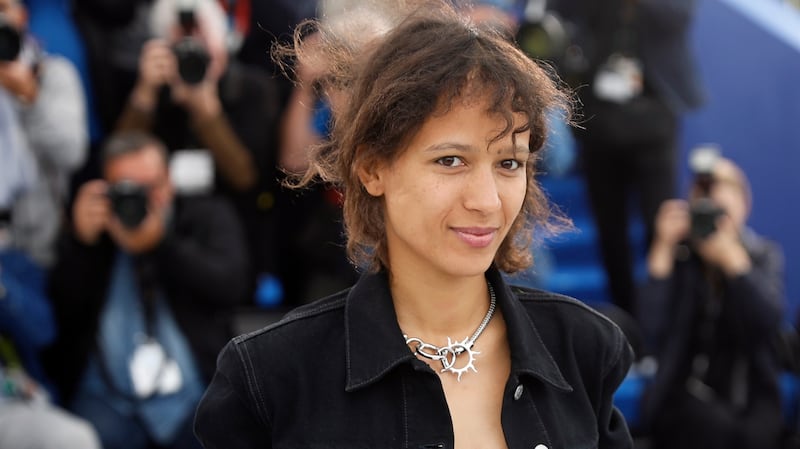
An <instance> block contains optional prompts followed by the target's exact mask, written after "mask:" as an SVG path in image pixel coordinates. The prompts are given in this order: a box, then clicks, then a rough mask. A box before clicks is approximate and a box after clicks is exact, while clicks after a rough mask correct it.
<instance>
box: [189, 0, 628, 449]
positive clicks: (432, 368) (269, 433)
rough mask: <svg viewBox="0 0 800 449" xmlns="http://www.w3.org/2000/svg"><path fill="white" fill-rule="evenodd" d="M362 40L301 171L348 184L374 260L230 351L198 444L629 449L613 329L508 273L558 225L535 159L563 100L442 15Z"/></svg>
mask: <svg viewBox="0 0 800 449" xmlns="http://www.w3.org/2000/svg"><path fill="white" fill-rule="evenodd" d="M323 35H324V34H323ZM331 48H334V47H331ZM339 48H343V47H341V46H340V47H339ZM361 49H362V51H359V52H356V53H355V54H356V55H357V57H356V58H355V59H354V60H353V61H349V62H350V63H346V64H342V63H339V62H341V61H337V60H335V58H334V59H332V60H331V61H333V63H331V64H330V65H329V67H333V68H337V69H343V70H344V71H345V72H344V73H339V72H333V73H332V74H331V75H332V76H329V77H328V78H327V80H328V81H329V82H330V84H329V86H334V87H335V88H337V89H341V90H344V91H346V92H347V97H348V98H349V100H348V101H346V105H345V107H343V108H341V109H340V110H339V113H337V114H336V116H337V120H336V121H335V123H334V130H333V133H332V137H331V141H330V143H329V144H328V145H327V146H325V147H323V148H321V149H320V151H318V152H317V153H315V154H314V157H313V160H312V162H311V168H310V171H309V172H308V173H307V174H306V176H305V178H304V179H303V181H301V184H303V183H308V182H310V181H311V180H312V179H313V178H314V177H316V176H319V177H321V178H322V179H323V180H325V181H331V182H335V183H336V184H337V186H338V187H339V188H340V189H341V190H342V192H343V195H344V219H345V225H346V229H347V237H348V243H347V245H348V250H349V252H350V254H351V256H352V257H353V259H354V260H355V261H356V262H357V263H358V264H359V265H360V266H361V267H363V268H364V271H365V272H364V274H363V275H362V277H361V278H360V280H359V281H358V282H357V283H356V285H355V286H354V287H352V288H351V289H350V290H347V291H344V292H341V293H338V294H335V295H333V296H330V297H328V298H324V299H321V300H319V301H317V302H315V303H313V304H310V305H307V306H303V307H301V308H299V309H297V310H295V311H294V312H291V313H289V314H288V315H287V316H286V317H285V318H284V319H282V320H281V321H280V322H279V323H276V324H274V325H272V326H269V327H267V328H265V329H263V330H260V331H257V332H254V333H252V334H249V335H245V336H241V337H238V338H236V339H234V340H233V341H232V342H231V343H230V344H229V345H228V346H227V347H226V348H225V349H224V350H223V351H222V353H221V355H220V358H219V361H218V371H217V374H216V375H215V378H214V380H213V381H212V383H211V385H210V387H209V389H208V391H207V392H206V395H205V397H204V399H203V401H202V403H201V404H200V406H199V408H198V411H197V416H196V420H195V432H196V434H197V435H198V437H199V439H200V441H201V442H202V443H203V445H204V446H205V447H206V448H222V447H224V448H251V447H252V448H255V447H276V448H279V447H346V448H359V447H370V448H394V447H413V448H453V447H456V448H465V447H480V448H500V447H509V448H518V447H520V448H521V447H524V448H538V449H544V448H561V447H564V448H595V447H599V448H630V447H632V443H631V439H630V435H629V433H628V430H627V427H626V425H625V422H624V419H623V418H622V416H621V414H620V413H619V412H618V411H617V410H616V409H615V408H614V407H613V403H612V395H613V393H614V391H615V390H616V388H617V386H618V385H619V383H620V382H621V381H622V379H623V378H624V376H625V374H626V372H627V370H628V367H629V365H630V363H631V358H632V355H631V351H630V349H629V346H628V345H627V343H626V340H625V338H624V336H623V335H622V333H621V332H620V331H619V329H618V328H617V327H616V326H615V325H613V324H612V323H611V322H610V321H609V320H607V319H605V318H603V317H602V316H600V315H598V314H597V313H594V312H593V311H592V310H590V309H589V308H588V307H586V306H584V305H583V304H582V303H580V302H578V301H575V300H573V299H570V298H565V297H562V296H558V295H555V294H552V293H547V292H543V291H535V290H526V289H519V288H514V287H510V286H509V285H507V284H506V282H505V281H504V278H503V276H502V275H501V271H502V272H507V273H512V272H516V271H518V270H521V269H523V268H525V267H526V266H528V265H529V264H530V255H529V252H528V241H529V239H528V238H526V237H527V236H530V229H531V228H532V227H533V226H534V225H543V226H546V224H547V223H548V218H549V217H550V213H549V209H548V208H547V205H546V201H545V200H544V197H543V195H542V192H541V190H540V189H539V187H538V186H537V184H536V183H535V181H534V179H533V172H534V163H535V161H536V158H537V151H538V150H539V149H540V148H541V147H542V145H543V143H544V142H543V141H544V137H543V136H545V135H546V113H547V111H548V110H552V109H553V108H559V107H564V106H565V105H566V100H567V97H566V95H564V93H563V92H561V91H560V90H559V89H558V88H557V87H556V86H555V85H554V83H553V81H552V80H551V78H550V77H549V75H548V73H546V72H545V71H544V70H542V68H540V67H539V66H538V65H537V64H536V63H534V62H532V61H531V60H530V59H528V58H527V57H526V56H524V54H523V53H521V52H520V51H519V50H518V49H516V48H515V47H513V46H512V45H511V44H509V43H508V42H507V41H506V40H504V39H503V38H502V37H501V36H500V35H497V34H493V33H492V32H489V31H482V30H478V29H476V28H474V27H473V26H471V25H469V24H467V23H465V22H464V21H463V20H462V19H461V18H459V16H458V15H456V14H455V13H449V12H448V11H442V10H430V9H426V10H425V11H420V12H417V13H416V14H413V15H411V16H410V17H408V18H407V19H405V20H403V21H402V22H401V23H400V24H398V25H397V26H395V27H394V28H393V29H392V30H391V31H389V32H388V34H386V35H385V36H384V37H381V38H379V39H376V40H375V41H374V42H372V43H366V44H364V45H363V46H362V47H361ZM334 56H336V55H331V57H334Z"/></svg>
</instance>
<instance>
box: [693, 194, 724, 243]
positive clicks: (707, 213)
mask: <svg viewBox="0 0 800 449" xmlns="http://www.w3.org/2000/svg"><path fill="white" fill-rule="evenodd" d="M724 213H725V211H724V210H723V209H722V208H721V207H719V206H718V205H717V203H715V202H714V201H712V200H711V198H697V199H695V200H694V201H692V203H691V205H690V206H689V216H690V219H691V230H690V231H689V237H691V238H692V239H695V240H703V239H705V238H706V237H708V236H709V235H711V234H713V233H714V231H716V230H717V224H716V222H717V218H719V217H720V216H721V215H723V214H724Z"/></svg>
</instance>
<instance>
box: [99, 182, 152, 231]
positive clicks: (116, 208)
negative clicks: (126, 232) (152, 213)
mask: <svg viewBox="0 0 800 449" xmlns="http://www.w3.org/2000/svg"><path fill="white" fill-rule="evenodd" d="M147 190H148V189H147V188H146V187H145V186H142V185H140V184H137V183H135V182H133V181H128V180H122V181H119V182H117V183H115V184H112V185H111V186H110V187H109V189H108V198H109V200H111V209H112V211H113V212H114V215H116V217H117V218H118V219H119V221H120V222H121V223H122V224H123V226H125V227H126V228H128V229H135V228H137V227H139V225H140V224H142V221H143V220H144V217H146V216H147V203H148V197H147Z"/></svg>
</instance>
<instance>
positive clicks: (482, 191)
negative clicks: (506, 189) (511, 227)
mask: <svg viewBox="0 0 800 449" xmlns="http://www.w3.org/2000/svg"><path fill="white" fill-rule="evenodd" d="M497 181H498V180H497V178H496V176H495V173H494V170H492V169H491V168H481V169H476V170H474V171H473V172H472V173H471V176H469V177H467V179H466V185H465V186H464V207H465V208H467V209H468V210H474V211H478V212H482V213H489V212H494V211H497V210H499V209H500V207H501V202H500V191H499V189H498V185H497Z"/></svg>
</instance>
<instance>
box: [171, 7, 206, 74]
mask: <svg viewBox="0 0 800 449" xmlns="http://www.w3.org/2000/svg"><path fill="white" fill-rule="evenodd" d="M178 20H179V22H180V26H181V30H182V32H183V37H181V38H180V39H179V40H178V42H176V43H175V44H174V45H173V46H172V51H173V52H174V53H175V58H176V59H177V60H178V73H179V74H180V76H181V78H182V79H183V80H184V81H185V82H186V83H187V84H197V83H199V82H200V81H202V80H203V78H205V76H206V70H208V64H209V62H210V60H211V57H210V56H209V54H208V51H207V50H206V48H205V46H204V45H203V43H202V42H201V41H200V40H199V39H197V38H196V37H194V36H193V34H192V33H193V32H194V30H195V29H196V28H197V19H196V18H195V12H194V9H192V8H189V9H181V10H180V11H178Z"/></svg>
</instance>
